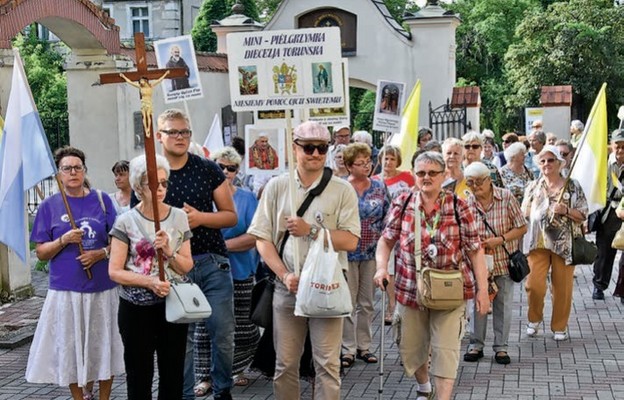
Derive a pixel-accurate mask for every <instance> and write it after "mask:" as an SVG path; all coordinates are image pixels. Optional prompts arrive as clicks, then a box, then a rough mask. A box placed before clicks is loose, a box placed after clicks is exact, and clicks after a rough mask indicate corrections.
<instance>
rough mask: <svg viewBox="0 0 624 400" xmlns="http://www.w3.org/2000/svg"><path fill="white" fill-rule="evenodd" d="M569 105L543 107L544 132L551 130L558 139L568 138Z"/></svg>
mask: <svg viewBox="0 0 624 400" xmlns="http://www.w3.org/2000/svg"><path fill="white" fill-rule="evenodd" d="M571 118H572V116H571V110H570V106H557V107H544V117H543V118H542V123H543V128H544V132H553V133H554V134H555V135H557V138H559V139H566V140H570V122H572V119H571Z"/></svg>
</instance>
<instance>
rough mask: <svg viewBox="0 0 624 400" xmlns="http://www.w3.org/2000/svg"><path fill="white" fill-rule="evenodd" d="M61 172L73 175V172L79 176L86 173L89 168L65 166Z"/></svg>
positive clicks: (61, 168) (60, 168)
mask: <svg viewBox="0 0 624 400" xmlns="http://www.w3.org/2000/svg"><path fill="white" fill-rule="evenodd" d="M59 170H60V171H61V172H62V173H64V174H71V172H72V170H74V172H76V173H77V174H79V173H81V172H84V171H86V170H87V168H86V167H85V166H84V165H63V166H62V167H59Z"/></svg>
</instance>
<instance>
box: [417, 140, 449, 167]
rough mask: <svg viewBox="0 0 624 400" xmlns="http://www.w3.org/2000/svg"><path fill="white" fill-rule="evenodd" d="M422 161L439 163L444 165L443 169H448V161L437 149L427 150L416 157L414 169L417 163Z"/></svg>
mask: <svg viewBox="0 0 624 400" xmlns="http://www.w3.org/2000/svg"><path fill="white" fill-rule="evenodd" d="M447 140H448V139H447ZM421 162H424V163H428V164H438V165H439V166H441V167H442V169H443V170H445V169H446V163H445V162H444V158H442V154H440V153H438V152H437V151H425V152H424V153H422V154H421V155H419V156H418V157H416V161H414V169H416V165H417V164H418V163H421Z"/></svg>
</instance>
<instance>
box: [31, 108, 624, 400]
mask: <svg viewBox="0 0 624 400" xmlns="http://www.w3.org/2000/svg"><path fill="white" fill-rule="evenodd" d="M297 129H298V130H295V139H296V140H295V145H294V146H293V151H295V152H296V160H297V164H298V167H297V168H298V173H299V174H300V178H301V179H302V177H301V174H302V173H303V171H304V169H305V168H308V164H306V162H308V161H310V160H320V161H322V163H321V170H322V169H323V168H322V167H323V164H324V166H325V168H330V169H331V170H332V172H333V176H334V178H332V179H337V180H338V181H343V182H345V183H346V184H347V185H344V184H343V185H342V186H340V187H346V189H345V190H347V191H348V192H354V193H355V195H353V194H352V193H347V194H348V195H349V196H352V197H353V198H354V199H355V198H357V214H359V215H354V216H353V218H355V220H356V222H357V223H359V226H358V227H357V229H353V230H352V231H353V232H355V233H354V234H355V236H354V237H357V239H358V240H357V246H355V247H354V246H352V247H351V251H348V252H346V253H347V260H348V268H347V269H346V271H345V276H346V278H347V282H348V286H349V291H350V293H351V300H352V303H353V312H352V314H351V315H350V316H348V317H346V318H344V319H341V328H340V329H341V334H342V337H341V338H340V337H339V336H340V334H339V335H337V336H338V337H336V338H332V339H331V343H325V345H327V346H329V345H331V346H334V347H339V349H338V348H332V349H330V350H331V351H330V352H328V353H326V354H330V355H333V354H336V355H337V356H338V357H336V358H337V359H336V360H325V361H324V362H326V363H327V365H322V364H323V362H320V361H319V359H318V354H317V355H309V354H307V353H309V352H310V351H312V350H310V347H311V346H310V343H307V344H306V346H305V351H304V349H303V348H297V347H296V346H295V348H291V349H287V350H284V347H279V349H278V354H277V361H275V360H276V358H275V354H273V357H272V358H271V357H268V360H269V361H268V362H267V359H266V353H264V352H262V351H259V345H258V344H259V343H261V340H263V339H265V338H264V337H262V335H263V334H264V335H265V336H266V335H267V334H269V333H271V332H272V330H264V329H260V328H259V327H258V326H256V325H254V324H253V323H252V322H251V321H250V318H249V313H250V306H251V293H252V289H253V287H254V284H255V283H256V282H257V281H258V280H260V279H262V278H264V277H266V276H267V275H268V274H269V273H271V272H274V273H276V274H277V276H276V282H277V284H278V285H283V288H284V290H285V292H284V293H288V291H294V292H296V285H297V282H298V280H296V279H295V280H293V279H294V278H293V274H292V271H290V270H286V272H285V273H281V274H280V273H279V272H278V271H277V270H276V268H274V267H273V265H274V264H272V263H269V262H268V260H264V259H263V257H261V255H264V254H265V253H263V252H260V253H262V254H260V253H259V252H258V250H260V249H261V247H260V246H258V250H257V249H256V241H257V240H258V235H259V234H254V232H259V231H261V229H260V228H259V227H254V226H252V225H254V224H256V225H258V224H259V221H263V220H262V219H261V218H260V217H258V216H257V215H256V214H257V212H256V211H257V210H260V209H262V207H269V206H270V205H267V204H263V203H262V202H263V195H265V188H267V187H268V186H271V185H270V184H269V182H271V181H272V180H274V179H277V178H270V177H265V176H255V177H249V176H246V174H245V171H244V168H242V164H243V163H242V160H243V159H244V152H245V148H246V146H245V143H244V141H243V140H242V139H241V138H234V140H233V143H232V146H231V147H225V148H223V149H219V150H216V151H213V152H211V153H210V154H209V157H205V155H204V154H193V152H192V151H191V150H192V149H193V146H192V144H193V143H192V140H191V139H192V132H191V130H190V127H189V121H188V117H187V116H186V115H185V114H184V113H183V112H182V111H180V110H167V111H165V112H164V113H163V114H162V115H161V116H160V117H159V118H158V132H157V133H156V138H157V140H158V141H159V142H160V143H161V145H162V148H163V153H164V155H162V156H161V155H157V156H156V161H157V177H158V182H159V184H158V189H157V191H156V195H157V204H158V214H159V215H160V219H161V229H160V231H158V232H155V231H154V227H153V219H154V214H155V213H154V211H155V210H154V209H153V208H152V204H153V203H152V192H151V191H150V189H149V187H148V185H147V162H146V158H145V156H139V157H136V158H135V159H133V160H132V161H130V162H128V161H119V162H117V163H115V164H114V165H113V167H112V173H113V175H114V180H115V185H116V187H117V189H118V190H117V191H116V192H114V193H110V194H107V193H103V192H102V191H100V190H97V189H95V188H92V187H91V185H90V183H89V181H88V179H87V163H86V157H85V154H84V153H83V152H82V151H81V150H79V149H76V148H74V147H69V146H67V147H63V148H61V149H59V150H57V151H56V153H55V162H56V165H57V167H58V170H59V174H60V178H61V182H62V185H63V188H62V189H63V191H64V192H65V193H66V195H67V200H68V205H69V207H70V208H71V210H72V213H73V217H74V219H75V221H76V224H77V227H76V228H73V229H72V227H71V226H70V224H69V220H68V218H67V212H66V210H65V206H64V203H63V199H62V197H61V196H60V195H59V194H55V195H52V196H51V197H49V198H47V199H46V200H45V201H44V202H43V203H42V204H41V206H40V207H39V210H38V212H37V215H36V218H35V221H34V225H33V229H32V234H31V241H33V242H34V243H36V253H37V256H38V258H39V259H41V260H48V261H49V271H50V286H49V291H48V293H47V296H46V299H45V304H44V308H43V310H42V313H41V318H40V320H39V323H38V326H37V331H36V334H35V337H34V340H33V343H32V346H31V349H30V353H29V359H28V366H27V371H26V378H27V380H28V381H29V382H34V383H53V384H57V385H61V386H68V387H69V389H70V392H71V395H72V397H73V398H74V399H92V398H94V397H93V393H94V391H95V389H94V382H95V381H98V383H99V386H98V391H99V398H100V399H108V398H109V397H110V395H111V388H112V382H113V378H114V377H115V376H119V375H122V374H124V373H125V377H126V383H127V393H128V398H129V399H151V398H152V392H153V388H152V385H153V379H154V374H155V368H154V356H155V355H156V365H157V370H158V378H159V379H158V388H157V392H158V398H159V399H192V398H195V397H202V396H206V395H209V394H212V396H213V398H214V399H231V398H232V395H231V389H232V387H233V386H246V385H248V384H249V379H248V378H247V377H246V375H245V372H246V371H248V370H250V369H254V370H260V371H262V372H264V373H265V374H266V375H267V376H271V377H274V379H275V381H276V382H278V381H279V379H282V375H283V374H286V372H285V371H290V370H289V369H288V367H287V366H286V367H285V366H284V365H282V364H283V363H285V362H286V361H284V360H286V359H287V357H286V355H284V354H282V353H284V352H291V353H293V354H294V359H295V361H296V362H297V365H298V362H299V358H301V354H302V353H303V354H304V355H303V357H304V359H305V360H306V361H307V364H308V365H307V366H304V362H303V361H302V364H301V370H300V371H299V374H300V375H302V376H303V375H306V374H307V375H306V376H315V375H316V380H317V382H318V385H319V390H318V391H317V392H318V393H317V394H315V396H316V398H319V399H321V398H323V399H327V398H339V397H340V376H339V375H338V372H337V370H336V369H337V368H338V369H339V370H342V371H344V370H345V369H347V368H350V367H352V366H353V364H354V363H355V362H364V363H377V362H378V361H379V360H378V357H377V355H376V354H375V353H374V352H373V350H374V349H375V345H374V344H373V339H372V322H373V315H374V312H375V310H374V299H375V291H376V288H379V289H381V290H383V292H382V295H383V296H387V297H386V298H387V302H386V305H387V307H386V309H385V310H382V315H383V323H384V324H385V325H396V327H397V328H398V331H399V332H400V331H402V330H406V329H407V330H408V331H409V332H410V334H409V335H398V336H399V337H401V339H400V341H399V342H398V347H399V352H400V356H401V360H402V365H403V367H404V369H405V373H406V375H408V376H411V377H414V378H415V379H416V381H417V396H418V399H421V400H422V399H431V398H434V396H437V397H435V398H439V399H448V398H450V397H451V394H452V389H453V384H454V380H455V377H456V374H457V369H458V365H459V362H460V358H461V357H460V352H461V350H460V346H461V339H462V337H463V336H464V333H465V335H467V336H468V337H469V345H468V348H467V349H465V353H464V354H463V360H464V361H465V362H477V361H479V360H480V359H481V358H483V357H484V353H485V349H484V348H485V341H486V331H487V323H488V314H491V316H492V326H493V333H494V335H493V338H494V339H493V343H491V345H492V355H493V358H494V361H495V362H496V363H498V364H503V365H504V364H509V363H510V362H512V357H513V356H514V355H513V354H511V355H510V352H509V349H508V340H509V335H510V329H511V326H512V324H511V322H512V303H513V296H514V291H515V290H516V287H520V286H522V288H523V289H524V290H526V292H527V301H528V314H527V315H525V316H522V318H524V319H525V320H526V335H527V336H529V337H534V336H536V335H540V334H542V333H543V334H546V331H550V332H551V335H552V339H554V340H557V341H560V340H567V339H568V337H569V333H568V319H569V316H570V311H571V305H572V291H573V284H574V265H572V258H571V243H572V239H573V237H575V236H576V235H578V234H583V229H584V223H585V221H586V219H587V201H586V199H585V195H584V193H583V190H582V189H581V187H580V185H579V183H578V182H577V181H576V180H574V179H570V180H569V181H567V180H566V178H568V175H569V173H570V171H569V167H570V164H571V161H572V158H573V156H574V152H575V149H576V146H577V145H578V141H579V137H580V134H581V132H582V131H583V124H582V123H581V122H580V121H573V122H572V125H571V131H570V132H571V135H570V137H571V139H570V140H565V139H558V138H557V137H556V136H555V135H554V134H551V133H544V132H543V131H542V130H541V124H540V122H539V121H537V122H536V123H535V124H534V129H533V130H532V131H531V132H530V133H528V134H527V136H518V135H517V134H516V133H506V134H504V135H502V137H501V139H502V143H500V146H499V144H497V143H496V141H495V137H494V134H493V132H491V131H488V130H485V131H483V132H482V133H479V132H474V131H471V132H468V133H466V134H465V135H464V136H463V137H461V138H447V139H446V140H444V141H443V142H442V143H439V142H437V141H434V140H432V139H433V134H432V131H431V130H430V129H429V128H421V129H420V130H419V132H418V149H417V151H416V152H415V153H414V154H401V150H400V148H399V147H397V146H393V145H389V144H387V145H384V146H383V147H382V148H380V149H377V148H375V147H374V146H373V141H372V136H371V135H370V134H369V133H368V132H365V131H356V132H353V133H352V132H351V130H350V128H349V127H348V126H340V127H335V129H334V130H333V138H332V140H330V136H329V132H328V131H327V130H326V128H323V127H320V126H316V125H315V124H313V123H312V124H310V123H305V124H303V125H302V126H300V127H298V128H297ZM610 148H611V150H612V154H611V158H610V167H609V168H610V172H611V173H612V174H615V178H614V179H610V180H609V182H610V188H609V190H610V191H613V193H611V196H610V198H609V200H610V204H608V205H607V208H608V209H607V213H606V215H603V217H604V218H603V222H604V224H603V226H604V227H605V228H604V229H605V231H602V232H599V233H598V236H599V237H598V239H599V243H598V245H599V247H600V246H601V242H602V244H603V246H604V243H606V242H608V245H606V247H605V251H604V253H605V254H604V255H600V256H599V259H598V260H597V261H596V265H595V266H594V270H595V278H594V285H595V289H594V299H604V290H605V289H606V288H607V286H608V284H609V281H610V278H611V269H612V266H613V260H614V257H615V250H613V249H611V248H610V243H611V240H612V239H613V235H614V234H615V231H617V229H618V228H619V225H620V220H619V218H618V217H624V206H623V205H620V204H619V203H620V199H621V197H622V196H621V193H620V190H621V189H620V187H621V185H620V184H619V181H620V180H621V174H620V172H621V171H620V169H619V168H620V165H622V163H623V162H624V134H623V133H622V132H620V131H619V130H618V131H615V132H614V133H613V134H612V137H611V147H610ZM306 157H307V158H306ZM314 157H316V158H314ZM406 158H407V159H409V160H411V167H410V168H409V169H405V170H401V169H399V168H400V166H401V165H404V160H405V159H406ZM310 165H312V164H310ZM301 168H304V169H301ZM310 168H311V167H310ZM305 171H306V173H307V172H310V171H312V172H315V173H316V172H318V169H317V170H314V171H313V170H312V169H309V170H305ZM618 176H620V179H617V177H618ZM339 183H340V182H339ZM274 186H275V185H274ZM614 188H615V189H614ZM267 190H269V191H271V193H270V194H266V196H275V195H276V194H275V193H277V192H276V191H277V189H275V188H273V187H271V188H270V189H267ZM264 201H265V202H268V201H271V200H267V199H264ZM352 204H353V205H355V200H354V203H352ZM611 211H613V212H611ZM339 212H340V210H337V211H336V213H339ZM416 213H418V214H419V215H420V219H419V220H420V221H421V241H420V242H421V250H422V263H423V265H429V266H434V267H436V268H443V269H460V270H462V272H463V273H464V298H465V299H466V302H465V305H464V306H462V307H459V308H458V309H455V310H451V311H437V310H427V309H424V307H422V306H421V305H419V304H418V303H417V301H416V296H415V290H416V289H415V279H416V278H415V272H414V268H415V267H414V266H415V262H414V237H413V235H414V216H415V215H416ZM306 215H307V214H306ZM254 217H256V218H257V220H256V221H255V222H254ZM265 217H266V216H265ZM358 217H359V218H358ZM312 218H313V219H314V216H313V217H312ZM350 218H351V217H350ZM353 218H351V219H353ZM309 222H310V221H309ZM317 222H319V221H318V218H317ZM289 224H290V222H289ZM295 225H296V223H295ZM320 225H321V228H324V226H323V224H322V221H320ZM304 226H306V225H304ZM250 227H251V229H250ZM307 227H308V231H309V233H308V232H307V231H306V235H305V236H306V240H315V237H314V236H313V229H312V228H311V223H308V224H307ZM288 229H289V230H290V229H291V226H290V225H288ZM292 229H293V232H295V231H296V229H297V228H292ZM601 235H602V236H603V237H602V239H601V238H600V236H601ZM609 235H610V236H609ZM307 236H309V238H308V237H307ZM605 236H606V238H605ZM354 243H355V242H354ZM79 245H80V246H81V248H79ZM276 245H277V243H276ZM276 247H277V246H276ZM518 249H520V250H522V251H523V252H524V253H525V254H527V256H528V261H529V266H530V274H529V275H528V277H527V278H526V280H525V281H524V282H523V283H521V284H516V283H515V282H513V281H512V280H511V279H510V277H509V272H508V264H509V254H510V253H513V252H514V251H516V250H518ZM156 250H160V251H162V254H163V255H164V258H165V266H166V270H167V275H168V277H170V278H171V277H173V278H180V277H184V276H187V277H189V278H190V279H192V280H193V281H194V282H196V283H197V284H198V285H200V287H201V288H202V290H203V291H204V293H205V294H206V296H207V298H208V300H209V302H210V304H211V306H212V309H213V314H212V315H211V317H210V318H208V319H207V320H206V321H202V322H201V323H197V324H191V325H186V324H172V323H169V322H167V321H166V320H165V317H164V314H165V311H164V310H165V302H164V299H165V297H166V296H167V295H168V294H169V292H170V283H169V281H168V280H165V281H161V280H159V278H158V267H157V264H156V262H155V254H156ZM266 254H268V253H266ZM271 254H272V253H271ZM276 254H277V253H276ZM265 261H266V262H265ZM87 271H88V272H89V273H90V274H91V275H92V277H90V278H89V277H87V273H86V272H87ZM549 280H550V283H549V284H550V292H551V295H552V305H553V307H552V313H551V316H550V317H549V318H546V319H544V312H543V309H544V299H545V296H546V292H547V287H548V285H549V284H548V281H549ZM293 282H294V290H291V289H292V285H293ZM386 283H387V286H386ZM278 289H279V288H276V291H278ZM288 294H291V293H288ZM622 294H624V282H620V283H619V284H618V287H617V288H616V290H615V295H616V296H620V295H622ZM623 299H624V298H623ZM275 304H276V303H275V302H274V305H273V306H274V308H275V307H276V305H275ZM297 318H300V317H297ZM312 319H313V318H312ZM312 319H311V320H312ZM547 323H549V324H550V325H549V328H550V329H547V326H548V325H547ZM309 324H310V333H311V334H312V333H313V331H312V326H313V325H312V323H311V322H310V323H309ZM274 328H275V325H274ZM315 329H317V328H315ZM322 329H329V328H321V332H323V330H322ZM332 329H334V328H332ZM457 332H461V334H460V335H458V334H457ZM310 336H312V338H311V339H312V348H313V351H314V352H317V351H319V352H321V350H318V349H319V348H321V347H322V346H321V345H320V344H319V343H320V340H321V339H319V338H317V337H315V335H314V334H312V335H310ZM266 340H268V341H269V343H270V342H272V340H273V339H272V338H271V337H269V338H266ZM307 341H308V342H310V337H308V340H307ZM260 347H262V346H260ZM269 347H270V346H269ZM276 348H278V346H277V344H276ZM260 350H264V349H260ZM306 354H307V357H308V358H307V359H306ZM332 357H333V356H332ZM291 358H292V357H291ZM358 360H360V361H358ZM296 372H297V370H295V376H294V378H293V377H289V378H288V379H291V378H292V380H294V381H298V380H299V376H296V375H297V374H296ZM288 373H290V372H288ZM430 376H432V377H433V378H434V380H433V382H430V378H429V377H430ZM284 379H285V378H284ZM328 382H329V383H328ZM295 385H298V383H296V384H295ZM274 388H275V397H276V398H278V399H279V398H288V399H295V398H298V395H296V394H293V393H292V392H285V391H286V389H285V388H288V390H293V388H294V390H298V386H287V385H284V386H280V384H277V383H276V384H274ZM336 388H337V391H336ZM436 392H437V393H436Z"/></svg>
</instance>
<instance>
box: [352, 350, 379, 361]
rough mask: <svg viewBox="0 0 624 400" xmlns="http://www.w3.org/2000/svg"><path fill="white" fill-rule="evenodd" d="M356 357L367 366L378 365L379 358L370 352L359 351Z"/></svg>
mask: <svg viewBox="0 0 624 400" xmlns="http://www.w3.org/2000/svg"><path fill="white" fill-rule="evenodd" d="M356 357H357V358H358V359H360V360H362V361H364V362H365V363H367V364H376V363H377V356H376V355H374V354H373V353H371V352H370V351H368V350H358V351H357V355H356Z"/></svg>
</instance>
